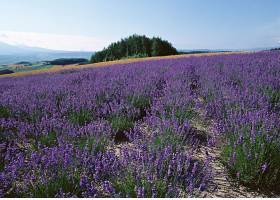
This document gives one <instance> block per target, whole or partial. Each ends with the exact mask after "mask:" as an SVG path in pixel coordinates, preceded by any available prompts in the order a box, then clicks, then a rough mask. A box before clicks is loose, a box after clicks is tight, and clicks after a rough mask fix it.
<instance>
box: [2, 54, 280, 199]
mask: <svg viewBox="0 0 280 200" xmlns="http://www.w3.org/2000/svg"><path fill="white" fill-rule="evenodd" d="M97 65H98V64H91V65H86V66H84V68H83V66H82V68H81V69H78V68H77V67H76V68H75V67H69V68H66V69H64V70H61V69H59V70H54V71H53V72H51V71H50V72H48V73H40V74H33V75H27V76H19V77H3V78H0V85H1V88H0V133H1V135H0V153H1V156H0V161H1V162H0V197H219V196H223V197H228V196H232V195H233V196H234V197H237V196H238V194H233V190H232V191H231V189H232V188H234V187H235V186H234V185H236V184H237V185H239V186H242V187H243V188H245V189H242V191H240V193H242V195H240V197H244V196H245V197H246V196H254V195H255V196H263V195H271V194H272V195H278V194H279V191H280V136H279V132H280V53H279V52H277V51H271V52H258V53H250V54H219V55H212V56H197V57H194V56H189V57H185V56H178V57H176V58H165V59H160V58H157V59H146V60H141V62H130V63H129V62H127V63H125V62H123V63H120V62H119V63H118V62H116V63H115V62H114V64H113V65H111V66H107V67H102V68H101V67H100V68H96V67H92V66H97ZM99 65H100V66H103V65H102V63H101V64H99ZM44 72H45V71H44ZM25 75H26V74H25ZM218 165H219V166H220V167H219V168H220V169H218V167H217V166H218ZM225 176H226V177H228V178H229V179H230V180H232V182H233V183H234V185H230V184H229V185H228V186H227V187H228V188H226V191H224V192H222V191H221V190H222V189H221V183H220V182H219V180H218V178H221V179H222V178H225ZM231 192H232V193H231Z"/></svg>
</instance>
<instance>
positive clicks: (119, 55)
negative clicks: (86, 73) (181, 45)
mask: <svg viewBox="0 0 280 200" xmlns="http://www.w3.org/2000/svg"><path fill="white" fill-rule="evenodd" d="M176 54H178V52H177V50H176V49H175V48H174V47H173V46H172V44H171V43H169V42H168V41H166V40H162V39H161V38H159V37H153V38H148V37H146V36H145V35H143V36H141V35H136V34H134V35H132V36H129V37H127V38H124V39H121V40H120V41H117V42H114V43H112V44H110V45H109V46H108V47H107V48H105V49H103V50H102V51H98V52H96V53H95V54H94V55H93V56H92V57H91V62H92V63H96V62H104V61H112V60H120V59H123V58H141V57H151V56H167V55H176Z"/></svg>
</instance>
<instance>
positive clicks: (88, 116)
mask: <svg viewBox="0 0 280 200" xmlns="http://www.w3.org/2000/svg"><path fill="white" fill-rule="evenodd" d="M92 118H93V116H92V113H91V112H90V111H89V110H87V109H81V110H79V111H71V112H70V113H69V114H68V119H69V121H70V122H71V123H73V124H76V125H80V126H82V125H85V124H87V123H89V122H90V121H91V120H92Z"/></svg>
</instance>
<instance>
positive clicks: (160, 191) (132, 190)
mask: <svg viewBox="0 0 280 200" xmlns="http://www.w3.org/2000/svg"><path fill="white" fill-rule="evenodd" d="M112 183H113V186H114V188H115V191H116V193H119V194H120V196H121V197H127V196H129V197H130V198H136V197H137V191H136V190H137V187H143V188H144V197H145V198H151V197H153V196H152V195H153V191H152V190H153V189H155V194H154V195H155V196H154V197H156V198H164V197H166V194H167V192H168V187H167V183H166V181H164V180H163V179H161V178H158V179H157V180H155V181H153V183H151V182H150V181H148V180H147V177H141V178H140V180H136V179H135V177H134V176H133V175H132V174H131V173H130V172H127V173H126V175H125V176H121V177H118V178H117V179H115V180H113V181H112Z"/></svg>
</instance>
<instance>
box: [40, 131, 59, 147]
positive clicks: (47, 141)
mask: <svg viewBox="0 0 280 200" xmlns="http://www.w3.org/2000/svg"><path fill="white" fill-rule="evenodd" d="M38 141H39V143H40V144H42V145H44V146H47V147H52V146H55V145H56V143H57V133H56V132H55V131H51V132H49V133H48V134H46V135H41V136H39V137H38Z"/></svg>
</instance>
